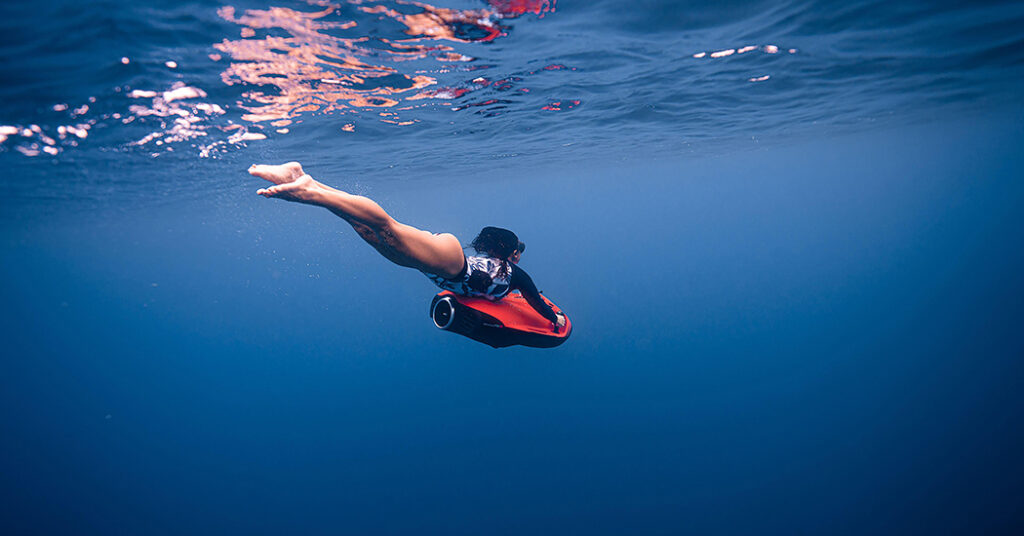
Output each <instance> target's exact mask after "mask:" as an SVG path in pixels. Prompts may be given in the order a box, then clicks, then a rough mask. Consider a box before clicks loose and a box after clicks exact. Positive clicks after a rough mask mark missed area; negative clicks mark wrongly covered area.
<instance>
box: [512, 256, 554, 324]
mask: <svg viewBox="0 0 1024 536" xmlns="http://www.w3.org/2000/svg"><path fill="white" fill-rule="evenodd" d="M510 283H511V286H512V289H513V290H514V289H519V292H522V293H523V297H524V298H526V303H529V304H530V307H533V309H534V310H535V311H537V312H538V313H540V315H541V316H543V317H544V318H547V319H548V320H550V321H551V323H552V324H555V323H558V317H557V316H555V312H554V311H552V310H551V307H550V306H548V304H546V303H544V300H542V299H541V297H540V292H537V285H534V284H533V279H530V276H529V275H527V273H526V271H525V270H523V269H522V268H520V267H518V266H516V265H514V264H513V265H512V280H511V281H510Z"/></svg>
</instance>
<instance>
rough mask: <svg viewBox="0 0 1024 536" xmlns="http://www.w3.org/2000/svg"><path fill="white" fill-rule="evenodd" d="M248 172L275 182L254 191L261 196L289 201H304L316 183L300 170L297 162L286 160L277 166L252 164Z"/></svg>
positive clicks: (300, 167)
mask: <svg viewBox="0 0 1024 536" xmlns="http://www.w3.org/2000/svg"><path fill="white" fill-rule="evenodd" d="M249 174H250V175H253V176H256V177H259V178H261V179H265V180H268V181H270V182H272V183H274V184H275V186H271V187H270V188H260V189H259V190H256V193H257V194H259V195H262V196H263V197H280V198H282V199H287V200H289V201H306V200H307V197H308V196H307V195H306V194H308V193H310V192H311V191H313V190H314V189H315V187H316V185H317V183H316V181H314V180H313V177H310V176H309V175H306V174H305V173H304V172H303V171H302V166H301V165H299V163H298V162H288V163H287V164H281V165H278V166H265V165H253V166H251V167H249Z"/></svg>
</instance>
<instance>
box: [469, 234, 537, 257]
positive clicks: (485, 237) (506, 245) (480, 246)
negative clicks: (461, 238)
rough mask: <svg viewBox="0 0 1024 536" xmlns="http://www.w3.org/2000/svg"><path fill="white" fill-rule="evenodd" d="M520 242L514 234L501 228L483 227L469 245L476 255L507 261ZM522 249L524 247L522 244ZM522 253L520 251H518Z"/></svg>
mask: <svg viewBox="0 0 1024 536" xmlns="http://www.w3.org/2000/svg"><path fill="white" fill-rule="evenodd" d="M520 244H522V242H520V241H519V237H518V236H516V234H515V233H513V232H512V231H509V230H508V229H502V228H501V227H484V228H483V229H482V230H481V231H480V234H478V235H476V238H474V239H473V242H472V243H471V244H470V245H471V246H473V249H475V250H477V252H478V253H486V254H487V255H490V256H492V257H497V258H499V259H507V258H508V257H509V255H512V253H514V252H515V250H516V248H518V247H519V245H520ZM523 247H526V245H525V244H523ZM520 252H522V250H520Z"/></svg>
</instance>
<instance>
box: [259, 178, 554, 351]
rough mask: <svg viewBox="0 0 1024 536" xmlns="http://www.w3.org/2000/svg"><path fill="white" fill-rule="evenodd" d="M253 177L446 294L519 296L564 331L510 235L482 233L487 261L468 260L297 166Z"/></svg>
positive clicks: (448, 244) (476, 244)
mask: <svg viewBox="0 0 1024 536" xmlns="http://www.w3.org/2000/svg"><path fill="white" fill-rule="evenodd" d="M249 173H250V174H251V175H254V176H256V177H259V178H261V179H265V180H268V181H270V182H272V183H274V186H271V187H269V188H261V189H260V190H258V191H257V192H256V193H257V194H259V195H262V196H264V197H277V198H281V199H285V200H288V201H296V202H299V203H305V204H307V205H316V206H320V207H324V208H326V209H327V210H330V211H331V212H333V213H334V214H336V215H337V216H338V217H340V218H341V219H343V220H345V221H347V222H348V223H349V225H351V226H352V228H353V229H355V230H356V232H357V233H359V236H361V237H362V238H363V240H365V241H366V242H367V243H368V244H370V245H371V246H373V247H374V249H376V250H377V251H378V252H380V254H381V255H383V256H384V257H385V258H386V259H388V260H389V261H391V262H393V263H395V264H397V265H399V266H406V267H409V268H414V269H416V270H419V271H421V272H423V273H424V274H425V275H426V276H427V277H429V278H430V279H431V280H433V281H434V283H436V284H437V286H439V287H441V288H443V289H445V290H450V291H452V292H455V293H456V294H461V295H464V296H482V297H485V298H487V299H489V300H492V301H497V300H500V299H501V298H504V297H505V296H506V295H508V294H509V293H510V292H512V291H513V290H519V291H520V292H521V293H522V295H523V297H524V298H526V301H527V303H529V304H530V306H531V307H533V309H534V310H536V311H537V312H538V313H539V314H540V315H541V316H543V317H544V318H546V319H547V320H548V321H549V322H551V323H552V329H553V330H554V331H555V332H558V330H559V329H560V328H561V327H562V326H564V325H565V317H564V316H562V315H561V314H556V313H555V312H554V311H552V309H551V307H550V306H548V304H546V303H544V300H543V299H541V297H540V293H539V292H538V291H537V286H536V285H534V283H533V280H532V279H530V276H529V275H527V273H526V271H524V270H523V269H522V268H520V267H519V266H517V264H518V263H519V257H520V255H522V253H523V251H524V250H525V249H526V245H525V244H523V243H522V242H520V241H519V238H518V237H517V236H516V235H515V233H513V232H512V231H509V230H507V229H501V228H498V227H484V228H483V230H482V231H480V234H479V235H477V237H476V238H475V239H474V240H473V242H472V244H471V245H472V246H473V249H475V250H476V251H477V253H481V254H483V255H482V256H471V257H467V256H466V254H465V253H464V252H463V250H462V245H461V244H460V243H459V240H458V239H457V238H455V236H454V235H451V234H449V233H442V234H433V233H430V232H428V231H423V230H420V229H417V228H415V227H412V226H411V225H406V224H404V223H400V222H398V221H396V220H395V219H394V218H392V217H391V216H390V215H388V213H387V212H384V209H382V208H381V207H380V205H378V204H377V203H376V202H375V201H373V200H372V199H369V198H367V197H363V196H359V195H352V194H349V193H347V192H343V191H341V190H337V189H334V188H331V187H330V186H327V185H325V184H322V183H320V182H318V181H316V180H314V179H313V177H310V176H309V175H307V174H306V173H305V172H304V171H302V166H301V165H299V163H298V162H289V163H287V164H282V165H277V166H266V165H254V166H252V167H250V168H249Z"/></svg>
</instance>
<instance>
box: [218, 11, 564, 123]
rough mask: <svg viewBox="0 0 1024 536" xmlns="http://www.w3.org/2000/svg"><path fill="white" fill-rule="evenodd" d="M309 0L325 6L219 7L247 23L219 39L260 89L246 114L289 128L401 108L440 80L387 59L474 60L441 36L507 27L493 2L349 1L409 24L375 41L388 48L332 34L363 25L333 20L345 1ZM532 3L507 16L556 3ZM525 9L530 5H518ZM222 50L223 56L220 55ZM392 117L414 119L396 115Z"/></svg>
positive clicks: (480, 35)
mask: <svg viewBox="0 0 1024 536" xmlns="http://www.w3.org/2000/svg"><path fill="white" fill-rule="evenodd" d="M308 1H309V2H310V3H311V4H314V5H316V6H319V7H321V8H322V9H320V10H319V11H313V12H303V11H297V10H294V9H289V8H281V7H271V8H269V9H266V10H247V11H245V13H243V14H241V15H239V14H237V13H236V10H235V9H234V8H233V7H230V6H228V7H222V8H220V9H219V10H218V12H217V13H218V14H219V15H220V16H221V17H222V18H223V19H225V20H227V21H230V22H234V23H236V24H240V25H242V26H243V28H242V30H241V33H240V35H241V36H242V39H237V40H228V39H225V40H224V41H222V42H220V43H217V44H215V45H214V48H216V49H217V50H218V51H219V52H222V53H224V54H225V55H226V56H228V57H230V58H231V60H232V62H231V64H230V65H229V66H228V67H227V68H226V69H225V70H224V71H223V72H222V73H221V79H222V80H223V81H224V83H226V84H228V85H235V84H246V85H249V86H252V87H253V88H254V89H252V90H250V91H247V92H246V93H244V94H243V97H244V98H245V99H246V102H240V103H239V106H240V107H241V108H242V109H244V110H245V111H246V112H247V113H245V114H244V115H243V116H242V119H243V120H245V121H250V122H253V123H260V122H264V121H268V122H272V124H273V125H274V126H275V127H283V126H286V125H288V124H290V123H291V122H293V121H294V120H296V118H297V117H299V116H300V115H302V114H312V113H332V112H342V113H344V112H352V111H357V110H359V109H363V108H393V107H395V106H398V105H400V104H401V103H402V102H403V101H404V100H408V99H409V96H412V95H423V92H422V90H423V89H424V88H427V87H429V86H433V85H435V84H436V83H437V81H436V80H435V79H434V78H432V77H430V76H427V75H424V74H405V73H402V72H399V71H398V70H397V69H396V68H395V67H392V66H391V65H388V64H387V63H396V62H401V61H406V60H412V59H423V58H427V57H433V58H434V59H436V60H437V61H441V62H464V61H470V60H472V59H473V58H470V57H467V56H464V55H462V54H459V53H456V52H454V51H453V49H452V48H451V47H450V46H447V45H443V44H440V43H437V41H452V42H457V43H466V42H484V41H491V40H493V39H495V38H497V37H499V36H501V35H504V34H503V33H502V28H501V26H499V25H498V24H497V23H495V22H493V19H495V18H500V17H501V16H502V15H503V13H502V12H495V11H492V10H489V9H471V10H457V9H447V8H438V7H434V6H431V5H428V4H424V3H420V2H408V1H403V0H395V1H392V2H390V3H389V4H391V5H394V6H405V8H409V7H412V8H415V9H417V10H418V11H416V12H414V13H403V12H401V11H399V10H398V9H395V8H393V7H389V6H388V5H384V4H381V3H377V2H372V1H365V0H349V4H351V5H354V6H356V9H358V10H359V11H361V12H363V13H366V14H371V15H380V16H381V17H386V18H390V19H392V20H394V21H396V22H398V23H400V24H401V25H402V26H404V27H405V30H404V32H403V33H405V34H406V35H408V36H409V38H407V39H397V40H389V39H384V38H379V39H375V40H374V42H375V43H383V44H384V45H386V47H385V48H380V47H374V46H371V45H372V44H371V43H370V42H371V38H370V37H367V36H361V37H351V38H348V37H338V36H337V35H332V34H331V33H329V32H333V33H335V34H336V33H337V31H338V30H349V29H352V28H355V27H356V26H357V23H356V22H355V21H350V20H344V21H341V20H338V21H333V20H330V19H331V18H332V17H337V16H338V11H339V7H340V6H339V5H338V4H335V3H331V2H327V1H323V0H308ZM524 2H525V3H524ZM524 2H518V3H516V2H513V3H511V4H517V5H514V6H511V7H509V6H505V7H508V9H511V10H512V11H509V12H508V14H507V16H515V15H518V14H521V13H523V12H536V13H543V12H544V11H548V10H550V9H552V8H553V6H551V5H550V4H549V3H548V2H537V1H531V0H524ZM506 3H508V2H506ZM518 4H522V5H518ZM526 8H530V9H526ZM518 9H526V11H518V12H517V11H515V10H518ZM405 10H406V11H408V9H405ZM531 10H532V11H531ZM272 29H273V30H284V31H285V32H287V33H288V34H289V36H287V37H280V36H279V35H280V32H277V31H275V32H273V33H274V34H277V35H269V33H271V32H268V30H272ZM261 31H262V32H261ZM259 35H262V37H259ZM216 56H217V57H218V59H219V57H220V55H216ZM211 57H212V56H211ZM367 58H373V59H372V60H370V59H367ZM382 63H385V64H383V65H382ZM263 88H272V89H263ZM421 98H422V97H421ZM386 121H387V122H394V123H396V124H401V125H407V124H411V122H409V121H399V120H398V119H397V118H393V117H392V118H388V119H387V120H386Z"/></svg>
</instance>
